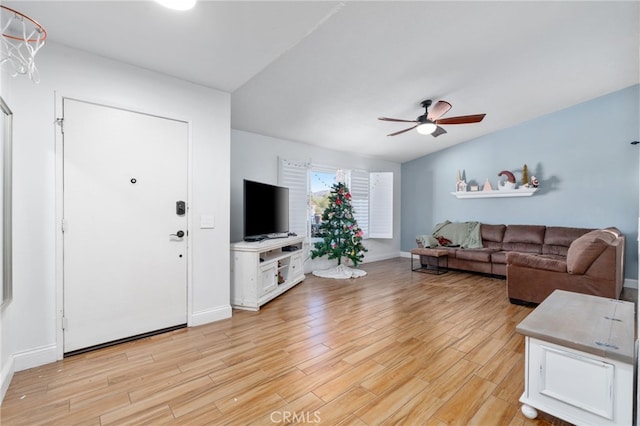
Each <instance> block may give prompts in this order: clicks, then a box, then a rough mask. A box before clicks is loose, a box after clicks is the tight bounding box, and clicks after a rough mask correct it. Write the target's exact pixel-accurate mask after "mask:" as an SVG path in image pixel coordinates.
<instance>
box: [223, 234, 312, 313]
mask: <svg viewBox="0 0 640 426" xmlns="http://www.w3.org/2000/svg"><path fill="white" fill-rule="evenodd" d="M303 242H304V237H288V238H276V239H271V240H263V241H260V242H246V241H241V242H238V243H233V244H231V305H232V306H233V307H234V308H238V309H247V310H252V311H257V310H258V309H260V306H262V305H264V304H265V303H267V302H268V301H270V300H272V299H273V298H275V297H277V296H279V295H281V294H282V293H284V292H285V291H287V290H289V289H290V288H292V287H293V286H295V285H296V284H298V283H300V282H301V281H302V280H304V278H305V277H304V268H303V262H304V255H303Z"/></svg>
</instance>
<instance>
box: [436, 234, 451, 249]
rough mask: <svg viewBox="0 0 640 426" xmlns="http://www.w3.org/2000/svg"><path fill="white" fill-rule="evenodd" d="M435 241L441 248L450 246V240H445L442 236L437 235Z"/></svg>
mask: <svg viewBox="0 0 640 426" xmlns="http://www.w3.org/2000/svg"><path fill="white" fill-rule="evenodd" d="M436 240H438V244H440V245H441V246H449V245H451V240H448V239H446V238H445V237H443V236H442V235H438V236H437V237H436Z"/></svg>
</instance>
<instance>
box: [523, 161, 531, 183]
mask: <svg viewBox="0 0 640 426" xmlns="http://www.w3.org/2000/svg"><path fill="white" fill-rule="evenodd" d="M521 182H522V186H524V187H525V188H528V187H529V186H530V184H529V168H528V167H527V165H526V164H525V165H524V166H522V181H521Z"/></svg>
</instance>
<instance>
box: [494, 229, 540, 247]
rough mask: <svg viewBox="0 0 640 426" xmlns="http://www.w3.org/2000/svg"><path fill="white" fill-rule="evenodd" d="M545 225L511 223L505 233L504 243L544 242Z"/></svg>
mask: <svg viewBox="0 0 640 426" xmlns="http://www.w3.org/2000/svg"><path fill="white" fill-rule="evenodd" d="M545 229H546V226H544V225H509V226H507V230H506V231H505V233H504V238H503V239H502V242H503V243H527V244H543V243H544V233H545V232H544V231H545Z"/></svg>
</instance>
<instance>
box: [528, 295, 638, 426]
mask: <svg viewBox="0 0 640 426" xmlns="http://www.w3.org/2000/svg"><path fill="white" fill-rule="evenodd" d="M634 327H635V323H634V305H633V303H631V302H625V301H621V300H615V299H607V298H604V297H597V296H591V295H587V294H580V293H572V292H568V291H563V290H556V291H554V292H553V293H552V294H551V295H550V296H549V297H547V299H545V300H544V301H543V302H542V303H541V304H540V305H539V306H538V307H537V308H536V309H535V310H534V311H533V312H532V313H531V314H529V316H527V318H525V319H524V320H523V321H522V322H521V323H520V324H518V326H517V327H516V330H517V331H518V332H519V333H521V334H523V335H524V336H525V345H526V348H525V389H524V393H523V394H522V397H521V398H520V402H522V403H523V404H524V405H523V406H522V413H523V414H524V415H525V416H526V417H528V418H531V419H534V418H536V416H537V410H542V411H544V412H545V413H548V414H551V415H552V416H555V417H558V418H560V419H563V420H566V421H568V422H570V423H573V424H576V425H620V426H622V425H631V424H632V423H633V405H634V398H633V395H634V393H635V390H634V385H633V376H634V361H635V359H634Z"/></svg>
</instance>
